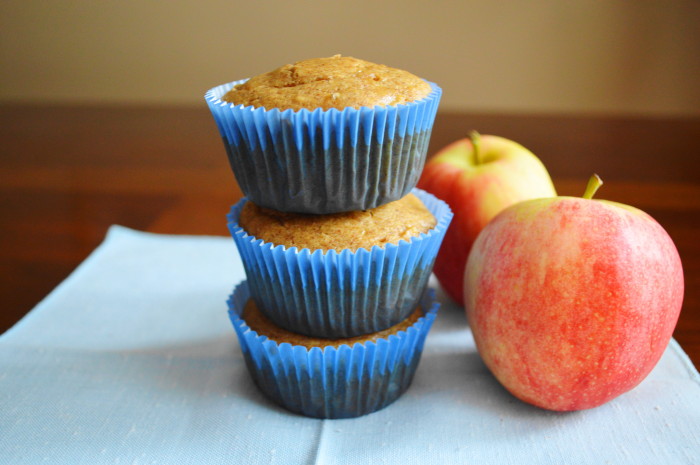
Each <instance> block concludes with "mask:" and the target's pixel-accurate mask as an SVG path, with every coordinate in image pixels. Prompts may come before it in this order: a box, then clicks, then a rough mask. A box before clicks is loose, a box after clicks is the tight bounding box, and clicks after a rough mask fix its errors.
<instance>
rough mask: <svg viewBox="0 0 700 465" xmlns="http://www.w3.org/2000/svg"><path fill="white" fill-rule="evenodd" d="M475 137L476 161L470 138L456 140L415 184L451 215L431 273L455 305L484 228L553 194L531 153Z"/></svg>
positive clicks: (430, 162)
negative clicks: (510, 209)
mask: <svg viewBox="0 0 700 465" xmlns="http://www.w3.org/2000/svg"><path fill="white" fill-rule="evenodd" d="M477 137H479V139H478V141H479V142H478V152H479V158H480V159H479V160H477V159H476V158H477V157H475V151H474V144H473V143H472V139H471V138H466V139H460V140H458V141H456V142H453V143H452V144H450V145H448V146H446V147H444V148H443V149H441V150H440V151H438V152H437V153H436V154H435V156H433V157H432V158H430V159H429V160H428V162H427V163H426V165H425V168H424V169H423V173H422V175H421V178H420V179H419V181H418V187H419V188H421V189H424V190H426V191H428V192H430V193H432V194H433V195H435V196H436V197H438V198H440V199H442V200H444V201H445V202H447V204H448V205H449V206H450V208H451V209H452V211H453V212H454V217H453V219H452V224H451V225H450V227H449V229H448V230H447V232H446V234H445V238H444V240H443V243H442V247H441V248H440V251H439V252H438V256H437V258H436V260H435V266H434V268H433V272H434V273H435V276H436V277H437V279H438V281H439V282H440V284H441V286H442V287H443V289H444V290H445V292H446V293H447V294H448V295H449V296H450V297H451V298H452V299H453V300H454V301H455V302H457V303H458V304H459V305H460V306H461V305H464V296H463V293H462V290H463V286H462V284H463V281H464V279H463V276H464V267H465V265H466V263H467V257H468V255H469V250H470V249H471V247H472V244H473V242H474V240H475V239H476V237H477V236H478V234H479V232H481V230H482V229H483V228H484V226H486V224H487V223H488V222H489V221H490V220H491V219H492V218H493V217H494V216H496V214H498V213H499V212H500V211H501V210H503V209H504V208H506V207H508V206H510V205H512V204H514V203H517V202H520V201H522V200H527V199H534V198H539V197H554V196H555V195H557V194H556V191H555V189H554V185H553V183H552V179H551V178H550V176H549V173H548V172H547V170H546V168H545V167H544V165H543V164H542V162H541V161H540V160H539V159H538V158H537V157H536V156H535V155H534V154H533V153H532V152H530V151H529V150H527V149H526V148H525V147H523V146H522V145H520V144H518V143H516V142H513V141H511V140H508V139H505V138H503V137H498V136H493V135H482V136H478V135H477Z"/></svg>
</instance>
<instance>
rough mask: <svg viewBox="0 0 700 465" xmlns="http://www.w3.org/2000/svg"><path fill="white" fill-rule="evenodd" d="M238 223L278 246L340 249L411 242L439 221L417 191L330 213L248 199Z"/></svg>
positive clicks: (252, 233)
mask: <svg viewBox="0 0 700 465" xmlns="http://www.w3.org/2000/svg"><path fill="white" fill-rule="evenodd" d="M238 223H239V225H240V226H241V227H242V228H243V229H244V230H245V231H246V232H247V233H248V234H249V235H251V236H255V237H256V238H258V239H262V240H264V241H265V242H271V243H273V244H275V245H284V246H286V247H287V248H290V247H297V248H299V249H303V248H308V249H311V250H316V249H323V250H336V251H338V252H339V251H341V250H343V249H351V250H353V251H354V250H357V249H359V248H365V249H367V250H369V249H371V248H372V246H374V245H377V246H380V247H383V246H385V245H386V244H390V243H391V244H397V243H398V242H399V241H400V240H402V239H403V240H405V241H407V242H408V241H410V240H411V238H413V237H417V236H419V235H420V234H421V233H427V232H428V231H429V230H430V229H432V228H434V227H435V225H436V224H437V222H436V220H435V217H434V216H433V215H432V213H430V211H429V210H428V209H427V208H426V207H425V205H423V203H422V202H421V201H420V199H418V197H416V196H415V195H413V194H408V195H407V196H405V197H403V198H401V199H399V200H396V201H394V202H389V203H387V204H385V205H381V206H379V207H377V208H372V209H369V210H363V211H350V212H344V213H334V214H329V215H310V214H302V213H288V212H280V211H277V210H272V209H269V208H264V207H260V206H258V205H256V204H254V203H253V202H250V201H248V202H246V204H245V205H244V206H243V209H242V210H241V214H240V217H239V220H238Z"/></svg>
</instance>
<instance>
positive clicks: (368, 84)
mask: <svg viewBox="0 0 700 465" xmlns="http://www.w3.org/2000/svg"><path fill="white" fill-rule="evenodd" d="M430 91H431V89H430V85H429V84H428V83H427V82H426V81H424V80H423V79H421V78H419V77H417V76H415V75H413V74H411V73H409V72H408V71H403V70H400V69H396V68H390V67H388V66H385V65H379V64H376V63H370V62H368V61H364V60H360V59H357V58H353V57H345V56H340V55H334V56H332V57H327V58H312V59H309V60H303V61H298V62H296V63H294V64H291V65H284V66H282V67H280V68H277V69H275V70H273V71H270V72H268V73H265V74H261V75H259V76H255V77H253V78H250V79H249V80H247V81H246V82H245V83H243V84H239V85H237V86H235V87H234V88H233V89H231V90H230V91H228V92H227V93H226V94H225V95H224V96H223V98H222V99H223V100H224V101H226V102H229V103H233V104H236V105H245V106H249V105H252V106H254V107H265V108H267V109H272V108H279V109H280V110H286V109H289V108H291V109H292V110H295V111H296V110H299V109H301V108H307V109H310V110H312V109H315V108H323V109H324V110H328V109H330V108H337V109H339V110H342V109H343V108H346V107H353V108H356V109H357V108H360V107H363V106H365V107H373V106H375V105H379V106H387V105H399V104H403V103H408V102H413V101H415V100H420V99H422V98H424V97H426V96H427V95H428V94H429V93H430Z"/></svg>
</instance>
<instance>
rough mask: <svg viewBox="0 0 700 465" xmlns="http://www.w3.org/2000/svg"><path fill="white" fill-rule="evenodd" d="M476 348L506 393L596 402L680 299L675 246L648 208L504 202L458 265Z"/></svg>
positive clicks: (567, 406)
mask: <svg viewBox="0 0 700 465" xmlns="http://www.w3.org/2000/svg"><path fill="white" fill-rule="evenodd" d="M464 287H465V295H466V296H467V299H468V300H467V302H466V304H465V311H466V314H467V318H468V320H469V324H470V327H471V330H472V332H473V334H474V339H475V342H476V345H477V349H478V351H479V354H480V355H481V357H482V359H483V360H484V362H485V364H486V365H487V367H488V368H489V369H490V370H491V372H492V373H493V374H494V375H495V377H496V378H497V379H498V381H499V382H500V383H501V384H502V385H503V386H504V387H505V388H506V389H507V390H508V391H510V392H511V393H512V394H513V395H514V396H516V397H517V398H519V399H521V400H523V401H525V402H527V403H530V404H533V405H536V406H538V407H542V408H545V409H549V410H557V411H571V410H582V409H587V408H592V407H596V406H599V405H601V404H603V403H605V402H608V401H609V400H611V399H613V398H615V397H617V396H619V395H621V394H623V393H625V392H627V391H629V390H630V389H632V388H634V387H635V386H637V385H638V384H639V383H640V382H641V381H642V380H643V379H644V378H645V377H646V376H647V375H648V374H649V372H650V371H651V370H652V368H653V367H654V366H655V365H656V363H657V362H658V360H659V358H660V357H661V355H662V354H663V352H664V350H665V348H666V346H667V345H668V342H669V340H670V339H671V336H672V333H673V329H674V327H675V325H676V322H677V321H678V315H679V313H680V310H681V306H682V302H683V291H684V284H683V269H682V266H681V260H680V257H679V255H678V251H677V250H676V247H675V245H674V243H673V241H672V240H671V238H670V237H669V235H668V234H667V233H666V231H665V230H664V229H663V228H662V227H661V225H659V224H658V223H657V222H656V221H655V220H654V219H653V218H652V217H651V216H649V215H647V214H646V213H644V212H642V211H641V210H638V209H636V208H634V207H630V206H627V205H622V204H618V203H614V202H609V201H604V200H591V199H584V198H574V197H557V198H552V199H539V200H530V201H525V202H522V203H520V204H517V205H514V206H512V207H510V208H508V209H506V210H504V211H503V212H502V213H501V214H499V215H498V216H497V217H496V218H494V219H493V221H492V222H491V223H489V225H488V226H487V227H486V228H484V230H483V231H482V232H481V234H480V235H479V237H478V238H477V240H476V242H475V244H474V246H473V248H472V251H471V254H470V256H469V259H468V263H467V266H466V270H465V280H464Z"/></svg>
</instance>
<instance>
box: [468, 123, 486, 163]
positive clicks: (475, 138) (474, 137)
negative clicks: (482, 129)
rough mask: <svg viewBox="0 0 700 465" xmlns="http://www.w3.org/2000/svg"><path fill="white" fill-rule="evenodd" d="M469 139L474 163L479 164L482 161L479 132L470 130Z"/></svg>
mask: <svg viewBox="0 0 700 465" xmlns="http://www.w3.org/2000/svg"><path fill="white" fill-rule="evenodd" d="M469 139H471V141H472V146H473V147H474V164H476V165H481V164H482V163H483V160H482V158H481V134H479V133H478V132H477V131H472V132H471V133H469Z"/></svg>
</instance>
